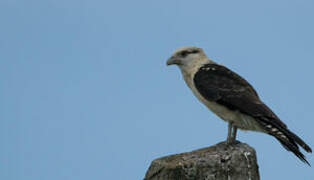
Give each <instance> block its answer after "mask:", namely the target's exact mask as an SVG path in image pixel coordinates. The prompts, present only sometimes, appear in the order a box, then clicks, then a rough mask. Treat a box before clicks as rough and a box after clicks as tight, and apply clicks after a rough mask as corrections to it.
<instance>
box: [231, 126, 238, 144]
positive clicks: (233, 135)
mask: <svg viewBox="0 0 314 180" xmlns="http://www.w3.org/2000/svg"><path fill="white" fill-rule="evenodd" d="M237 130H238V128H237V126H233V131H232V137H231V138H232V141H236V139H237Z"/></svg>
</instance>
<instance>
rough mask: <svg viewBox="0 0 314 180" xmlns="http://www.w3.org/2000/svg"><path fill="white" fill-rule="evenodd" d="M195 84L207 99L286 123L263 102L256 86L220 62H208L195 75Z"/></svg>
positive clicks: (281, 123)
mask: <svg viewBox="0 0 314 180" xmlns="http://www.w3.org/2000/svg"><path fill="white" fill-rule="evenodd" d="M194 85H195V86H196V88H197V90H198V91H199V92H200V94H201V95H202V96H204V97H205V99H207V100H209V101H215V102H217V103H218V104H221V105H224V106H226V107H228V108H229V109H231V110H237V111H240V112H242V113H244V114H247V115H249V116H252V117H268V118H273V119H274V121H276V123H278V124H279V125H280V126H283V127H286V125H285V124H284V123H283V122H282V121H280V120H279V118H278V117H277V116H276V115H275V114H274V113H273V112H272V111H271V110H270V109H269V108H268V107H267V106H266V105H265V104H264V103H263V102H261V100H260V99H259V97H258V94H257V93H256V91H255V90H254V88H253V87H252V86H251V85H250V84H249V83H248V82H247V81H246V80H245V79H243V78H242V77H240V76H239V75H237V74H236V73H234V72H232V71H231V70H229V69H228V68H226V67H224V66H221V65H218V64H207V65H204V66H203V67H201V68H200V70H199V71H198V72H197V73H196V74H195V76H194Z"/></svg>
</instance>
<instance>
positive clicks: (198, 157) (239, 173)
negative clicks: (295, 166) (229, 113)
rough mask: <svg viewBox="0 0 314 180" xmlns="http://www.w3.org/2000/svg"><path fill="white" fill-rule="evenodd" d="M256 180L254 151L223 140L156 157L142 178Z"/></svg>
mask: <svg viewBox="0 0 314 180" xmlns="http://www.w3.org/2000/svg"><path fill="white" fill-rule="evenodd" d="M214 179H215V180H259V179H260V178H259V173H258V165H257V160H256V153H255V150H254V149H253V148H252V147H250V146H248V145H247V144H244V143H241V142H236V143H234V144H232V145H226V144H225V142H221V143H218V144H216V145H214V146H211V147H207V148H203V149H199V150H195V151H192V152H188V153H182V154H175V155H170V156H166V157H162V158H158V159H155V160H154V161H153V162H152V163H151V165H150V167H149V169H148V171H147V172H146V176H145V179H144V180H214Z"/></svg>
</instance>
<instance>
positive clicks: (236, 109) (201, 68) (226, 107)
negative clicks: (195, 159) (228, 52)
mask: <svg viewBox="0 0 314 180" xmlns="http://www.w3.org/2000/svg"><path fill="white" fill-rule="evenodd" d="M166 64H167V66H169V65H177V66H178V67H179V69H180V70H181V73H182V76H183V79H184V81H185V82H186V84H187V86H188V87H189V88H190V89H191V90H192V92H193V94H194V95H195V96H196V97H197V99H198V100H200V101H201V102H202V103H203V104H204V105H205V106H206V107H207V108H208V109H209V110H210V111H212V112H213V113H214V114H216V115H217V116H218V117H220V118H221V119H222V120H224V121H226V122H227V123H228V135H227V139H226V143H227V144H232V143H234V142H236V135H237V130H238V129H241V130H250V131H257V132H262V133H266V134H268V135H271V136H273V137H275V138H276V139H277V140H278V141H279V142H280V143H281V144H282V145H283V147H284V148H285V149H287V150H288V151H291V152H292V153H294V155H296V156H297V157H298V158H299V159H300V160H301V161H302V162H304V163H306V164H308V165H309V166H310V163H309V162H308V161H307V160H306V157H305V155H304V154H303V153H302V152H301V151H300V149H299V146H300V147H302V148H303V149H304V150H305V151H306V152H308V153H312V149H311V147H310V146H309V145H307V144H306V143H305V142H304V141H303V140H302V139H301V138H300V137H299V136H297V135H296V134H295V133H293V132H292V131H291V130H289V129H288V127H287V125H286V124H285V123H284V122H282V121H281V120H280V119H279V117H278V116H277V115H276V114H275V113H274V112H273V111H272V110H271V109H270V108H269V107H268V106H267V105H266V104H265V103H263V102H262V100H261V99H260V97H259V95H258V93H257V92H256V90H255V89H254V88H253V86H252V85H250V83H249V82H248V81H247V80H245V79H244V78H243V77H241V76H240V75H238V74H237V73H235V72H233V71H232V70H230V69H228V68H227V67H225V66H223V65H221V64H218V63H216V62H214V61H213V60H211V59H210V58H208V57H207V56H206V54H205V53H204V51H203V49H202V48H199V47H195V46H185V47H180V48H178V49H176V50H175V51H174V52H173V54H172V55H171V57H170V58H169V59H168V60H167V62H166Z"/></svg>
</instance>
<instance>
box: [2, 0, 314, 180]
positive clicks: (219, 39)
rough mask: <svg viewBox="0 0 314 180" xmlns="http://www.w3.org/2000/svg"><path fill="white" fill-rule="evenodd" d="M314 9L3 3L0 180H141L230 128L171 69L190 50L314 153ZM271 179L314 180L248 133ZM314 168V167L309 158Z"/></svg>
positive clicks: (47, 0)
mask: <svg viewBox="0 0 314 180" xmlns="http://www.w3.org/2000/svg"><path fill="white" fill-rule="evenodd" d="M313 8H314V1H311V0H295V1H292V0H288V1H287V0H277V1H272V0H264V1H252V0H238V1H225V0H219V1H218V0H217V1H207V0H206V1H205V0H204V1H178V0H177V1H166V0H159V1H147V0H133V1H121V0H115V1H113V0H105V1H104V0H75V1H74V0H63V1H61V0H27V1H26V0H24V1H22V0H1V1H0V86H1V87H0V99H1V101H0V119H1V120H0V147H1V148H0V162H1V163H0V179H1V180H68V179H75V180H86V179H93V180H97V179H99V180H104V179H106V180H107V179H114V180H125V179H130V180H133V179H134V180H135V179H142V178H143V177H144V175H145V172H146V170H147V168H148V167H149V164H150V162H151V161H152V160H153V159H155V158H158V157H161V156H165V155H169V154H174V153H181V152H187V151H191V150H194V149H198V148H202V147H206V146H210V145H213V144H216V143H218V142H220V141H222V140H225V138H226V135H227V124H226V123H225V122H223V121H221V120H219V119H218V118H217V117H216V116H215V115H213V114H212V113H211V112H209V111H208V110H207V109H206V107H205V106H203V105H202V104H201V103H200V102H198V100H197V99H196V98H195V97H194V96H193V95H192V93H191V92H190V90H189V89H188V88H187V86H186V85H185V83H184V82H183V80H182V78H181V74H180V72H179V70H178V68H176V67H166V66H165V61H166V59H167V58H168V57H169V56H170V55H171V53H172V52H173V51H174V50H175V49H176V48H178V47H180V46H186V45H195V46H199V47H202V48H204V50H205V51H206V53H207V55H208V56H209V57H210V58H212V59H213V60H215V61H216V62H218V63H221V64H224V65H226V66H228V67H229V68H231V69H232V70H234V71H235V72H237V73H239V74H240V75H242V76H244V77H246V79H247V80H248V81H249V82H250V83H251V84H252V85H253V86H254V87H255V88H256V89H257V91H258V92H259V94H260V96H261V98H262V99H263V100H264V102H265V103H266V104H267V105H268V106H270V107H271V108H272V109H273V110H274V111H275V112H276V113H277V115H278V116H279V117H281V119H282V120H283V121H284V122H285V123H286V124H288V126H289V127H290V129H291V130H292V131H294V132H295V133H296V134H298V135H300V136H301V137H302V138H303V139H304V140H305V141H306V142H307V143H308V144H309V145H311V146H312V147H314V138H313V126H314V122H313V102H314V96H313V92H314V71H313V66H314V35H313V32H314V23H313V22H314V21H313V19H314V11H313ZM238 139H239V140H241V141H242V142H246V143H248V144H250V145H251V146H253V147H254V148H255V149H256V151H257V154H258V162H259V166H260V174H261V178H262V179H313V178H314V170H313V168H310V167H308V166H306V165H305V164H303V163H302V162H300V161H299V160H298V159H297V158H296V157H295V156H294V155H293V154H292V153H290V152H287V151H286V150H285V149H284V148H283V147H282V146H281V145H280V143H278V142H277V141H276V140H275V139H274V138H272V137H270V136H268V135H264V134H261V133H255V132H240V133H239V135H238ZM306 155H307V157H308V160H309V162H310V163H312V165H314V158H313V155H311V154H306Z"/></svg>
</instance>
